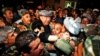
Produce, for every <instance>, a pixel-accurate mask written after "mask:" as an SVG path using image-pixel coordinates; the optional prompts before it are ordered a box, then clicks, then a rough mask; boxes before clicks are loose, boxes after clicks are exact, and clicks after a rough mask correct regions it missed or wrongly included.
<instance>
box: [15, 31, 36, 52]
mask: <svg viewBox="0 0 100 56" xmlns="http://www.w3.org/2000/svg"><path fill="white" fill-rule="evenodd" d="M35 39H36V34H35V33H34V32H33V31H31V30H28V31H23V32H20V33H19V34H18V36H17V37H16V39H15V45H16V47H17V49H18V51H19V52H26V53H29V51H30V48H29V44H30V42H31V41H33V40H35Z"/></svg>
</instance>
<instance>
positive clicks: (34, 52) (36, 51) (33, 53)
mask: <svg viewBox="0 0 100 56" xmlns="http://www.w3.org/2000/svg"><path fill="white" fill-rule="evenodd" d="M29 47H30V48H31V50H30V56H40V55H41V53H42V51H43V48H44V44H43V43H41V41H40V39H39V38H36V39H35V40H33V41H32V42H31V43H30V44H29Z"/></svg>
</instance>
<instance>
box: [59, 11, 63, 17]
mask: <svg viewBox="0 0 100 56" xmlns="http://www.w3.org/2000/svg"><path fill="white" fill-rule="evenodd" d="M59 17H60V18H62V17H63V11H62V10H60V11H59Z"/></svg>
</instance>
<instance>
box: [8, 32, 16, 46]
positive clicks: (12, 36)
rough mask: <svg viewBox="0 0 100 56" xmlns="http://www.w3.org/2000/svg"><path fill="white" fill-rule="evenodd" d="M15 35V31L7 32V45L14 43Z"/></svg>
mask: <svg viewBox="0 0 100 56" xmlns="http://www.w3.org/2000/svg"><path fill="white" fill-rule="evenodd" d="M16 36H17V33H16V32H9V33H8V36H7V39H6V40H7V43H6V44H7V45H8V46H11V45H13V44H14V43H15V38H16Z"/></svg>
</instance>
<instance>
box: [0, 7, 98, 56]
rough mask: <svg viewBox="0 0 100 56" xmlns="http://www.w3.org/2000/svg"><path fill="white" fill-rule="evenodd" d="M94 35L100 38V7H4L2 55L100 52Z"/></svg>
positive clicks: (78, 55)
mask: <svg viewBox="0 0 100 56" xmlns="http://www.w3.org/2000/svg"><path fill="white" fill-rule="evenodd" d="M95 36H96V37H95ZM91 39H97V40H99V41H98V42H100V11H99V9H86V10H79V9H72V8H64V9H62V8H61V7H58V8H57V9H52V10H51V9H49V8H47V9H44V8H36V9H32V8H28V9H26V8H18V9H16V11H13V8H11V7H4V8H3V9H2V15H0V56H83V55H84V56H99V55H100V54H98V53H95V51H94V49H93V47H94V46H93V45H92V40H91ZM99 47H100V45H99ZM98 52H99V53H100V51H99V50H98Z"/></svg>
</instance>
